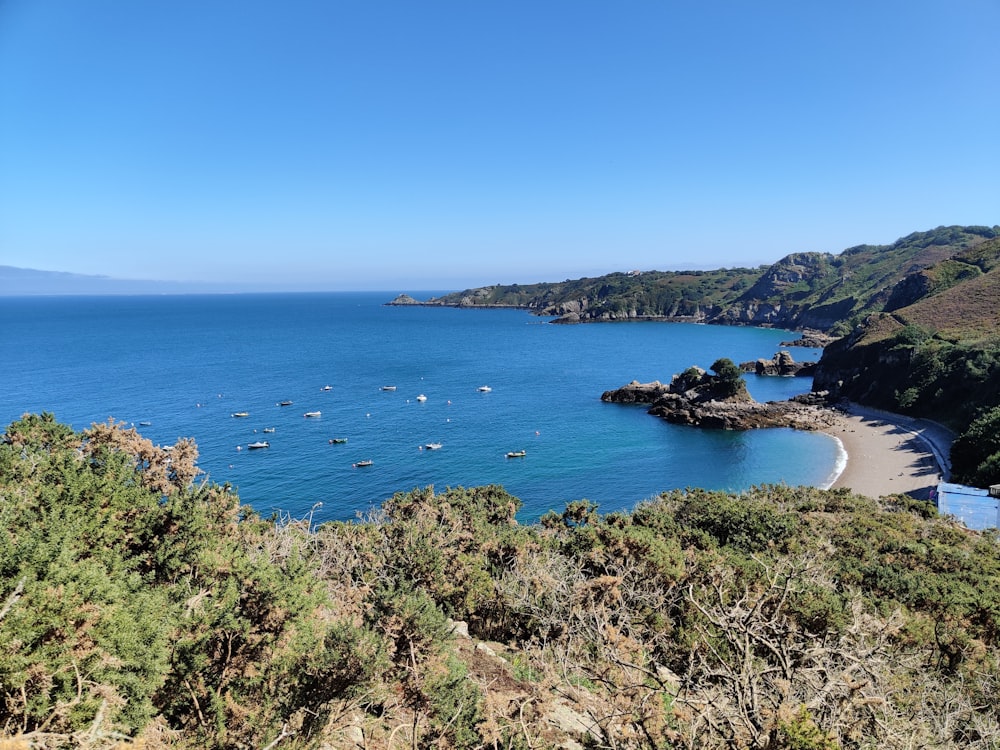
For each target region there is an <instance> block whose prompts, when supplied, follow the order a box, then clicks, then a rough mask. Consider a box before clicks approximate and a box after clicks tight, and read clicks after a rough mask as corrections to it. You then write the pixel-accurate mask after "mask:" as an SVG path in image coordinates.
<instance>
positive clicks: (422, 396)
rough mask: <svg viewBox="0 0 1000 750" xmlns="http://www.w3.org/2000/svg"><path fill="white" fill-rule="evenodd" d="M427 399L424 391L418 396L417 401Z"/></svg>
mask: <svg viewBox="0 0 1000 750" xmlns="http://www.w3.org/2000/svg"><path fill="white" fill-rule="evenodd" d="M426 400H427V396H425V395H424V394H422V393H421V394H420V395H419V396H417V401H421V402H423V401H426Z"/></svg>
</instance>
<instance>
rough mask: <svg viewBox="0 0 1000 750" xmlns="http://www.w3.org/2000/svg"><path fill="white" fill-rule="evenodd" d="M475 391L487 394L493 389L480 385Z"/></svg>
mask: <svg viewBox="0 0 1000 750" xmlns="http://www.w3.org/2000/svg"><path fill="white" fill-rule="evenodd" d="M476 390H477V391H479V392H480V393H489V392H490V391H492V390H493V389H492V388H490V387H489V386H488V385H481V386H479V387H478V388H477V389H476Z"/></svg>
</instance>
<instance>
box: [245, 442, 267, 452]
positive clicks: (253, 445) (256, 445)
mask: <svg viewBox="0 0 1000 750" xmlns="http://www.w3.org/2000/svg"><path fill="white" fill-rule="evenodd" d="M270 447H271V444H270V443H269V442H267V441H266V440H259V441H257V442H256V443H247V448H249V449H250V450H254V449H256V448H270Z"/></svg>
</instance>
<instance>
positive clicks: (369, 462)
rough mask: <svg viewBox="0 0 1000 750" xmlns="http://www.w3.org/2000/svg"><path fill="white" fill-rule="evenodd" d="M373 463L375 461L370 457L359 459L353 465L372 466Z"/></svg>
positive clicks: (356, 467) (357, 466)
mask: <svg viewBox="0 0 1000 750" xmlns="http://www.w3.org/2000/svg"><path fill="white" fill-rule="evenodd" d="M373 463H375V462H374V461H372V460H371V459H370V458H367V459H365V460H364V461H358V462H357V463H354V464H352V466H354V468H355V469H359V468H361V467H362V466H371V465H372V464H373Z"/></svg>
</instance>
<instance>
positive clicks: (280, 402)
mask: <svg viewBox="0 0 1000 750" xmlns="http://www.w3.org/2000/svg"><path fill="white" fill-rule="evenodd" d="M291 405H292V402H291V401H289V400H288V399H285V400H284V401H279V402H278V406H291Z"/></svg>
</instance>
